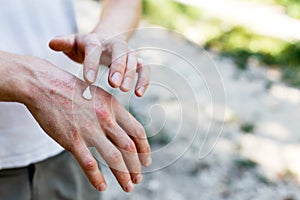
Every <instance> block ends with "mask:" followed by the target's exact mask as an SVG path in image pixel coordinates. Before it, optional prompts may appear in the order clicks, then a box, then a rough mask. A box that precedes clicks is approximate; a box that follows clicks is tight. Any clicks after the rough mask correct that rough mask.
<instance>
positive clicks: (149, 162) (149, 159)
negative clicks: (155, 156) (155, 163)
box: [145, 156, 152, 167]
mask: <svg viewBox="0 0 300 200" xmlns="http://www.w3.org/2000/svg"><path fill="white" fill-rule="evenodd" d="M151 163H152V158H151V157H150V156H149V157H148V158H147V159H146V160H145V166H146V167H148V166H149V165H151Z"/></svg>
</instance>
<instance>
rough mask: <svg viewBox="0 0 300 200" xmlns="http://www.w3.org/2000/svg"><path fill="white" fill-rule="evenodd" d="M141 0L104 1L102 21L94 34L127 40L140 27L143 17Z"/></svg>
mask: <svg viewBox="0 0 300 200" xmlns="http://www.w3.org/2000/svg"><path fill="white" fill-rule="evenodd" d="M141 8H142V3H141V0H130V1H128V0H106V1H104V5H103V9H102V13H101V17H100V21H99V23H98V24H97V26H96V28H95V29H94V31H93V32H95V33H104V34H107V35H109V36H114V35H119V34H121V33H122V34H121V35H119V37H122V38H124V39H126V40H128V39H129V37H130V36H131V34H132V30H133V29H135V28H136V27H137V25H138V21H139V18H140V15H141Z"/></svg>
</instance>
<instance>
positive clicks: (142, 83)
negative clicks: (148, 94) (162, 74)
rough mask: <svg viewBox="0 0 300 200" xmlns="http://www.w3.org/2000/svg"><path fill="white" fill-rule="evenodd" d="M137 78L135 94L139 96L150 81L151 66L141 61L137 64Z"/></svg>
mask: <svg viewBox="0 0 300 200" xmlns="http://www.w3.org/2000/svg"><path fill="white" fill-rule="evenodd" d="M137 73H138V80H137V83H136V86H135V94H136V95H137V96H139V97H141V96H143V95H144V93H145V91H146V90H147V88H148V85H149V83H150V75H151V68H150V66H149V65H145V64H143V63H142V62H141V61H140V62H139V63H138V65H137Z"/></svg>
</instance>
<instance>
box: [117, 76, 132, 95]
mask: <svg viewBox="0 0 300 200" xmlns="http://www.w3.org/2000/svg"><path fill="white" fill-rule="evenodd" d="M131 87H132V79H131V78H129V77H125V78H124V80H123V82H122V84H121V86H120V89H121V90H122V91H123V92H128V91H129V90H130V89H131Z"/></svg>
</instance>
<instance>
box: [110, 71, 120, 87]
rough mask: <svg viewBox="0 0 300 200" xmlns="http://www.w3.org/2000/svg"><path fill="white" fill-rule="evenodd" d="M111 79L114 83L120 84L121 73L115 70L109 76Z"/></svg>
mask: <svg viewBox="0 0 300 200" xmlns="http://www.w3.org/2000/svg"><path fill="white" fill-rule="evenodd" d="M111 81H112V82H113V83H114V84H115V85H116V86H119V85H120V84H121V74H120V72H115V73H113V75H112V76H111Z"/></svg>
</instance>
